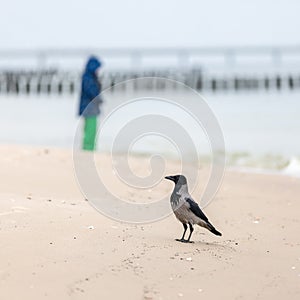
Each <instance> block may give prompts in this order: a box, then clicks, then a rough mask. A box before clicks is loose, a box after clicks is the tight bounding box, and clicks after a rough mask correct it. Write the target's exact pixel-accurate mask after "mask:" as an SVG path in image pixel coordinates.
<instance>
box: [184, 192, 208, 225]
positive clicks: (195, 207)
mask: <svg viewBox="0 0 300 300" xmlns="http://www.w3.org/2000/svg"><path fill="white" fill-rule="evenodd" d="M186 201H187V203H188V204H189V205H190V210H191V211H192V213H193V214H195V215H196V216H197V217H198V218H200V219H202V220H203V221H205V222H207V223H209V221H208V219H207V217H206V215H205V214H204V213H203V211H202V210H201V208H200V207H199V205H198V204H197V203H196V202H195V201H194V200H193V199H190V198H187V199H186Z"/></svg>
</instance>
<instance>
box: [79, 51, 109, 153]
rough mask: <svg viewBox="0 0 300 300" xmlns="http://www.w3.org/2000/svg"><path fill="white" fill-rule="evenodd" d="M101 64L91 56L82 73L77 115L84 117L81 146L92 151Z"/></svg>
mask: <svg viewBox="0 0 300 300" xmlns="http://www.w3.org/2000/svg"><path fill="white" fill-rule="evenodd" d="M101 65H102V64H101V61H100V60H99V59H98V58H96V57H95V56H91V57H90V58H89V60H88V62H87V64H86V68H85V71H84V73H83V75H82V83H81V96H80V103H79V116H82V117H83V118H84V134H83V144H82V148H83V149H84V150H88V151H93V150H95V147H96V145H95V140H96V134H97V117H98V115H99V114H100V107H99V106H100V104H101V103H102V102H103V101H102V98H101V96H100V93H101V84H100V82H99V81H98V78H97V72H98V70H99V69H100V67H101Z"/></svg>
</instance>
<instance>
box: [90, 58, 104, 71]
mask: <svg viewBox="0 0 300 300" xmlns="http://www.w3.org/2000/svg"><path fill="white" fill-rule="evenodd" d="M101 65H102V64H101V61H100V60H99V59H98V58H96V57H95V56H92V57H90V58H89V60H88V62H87V64H86V72H89V73H95V72H96V70H97V69H98V68H100V67H101Z"/></svg>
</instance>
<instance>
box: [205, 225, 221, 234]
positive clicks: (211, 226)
mask: <svg viewBox="0 0 300 300" xmlns="http://www.w3.org/2000/svg"><path fill="white" fill-rule="evenodd" d="M207 229H208V230H209V231H210V232H212V233H213V234H215V235H219V236H221V235H222V233H221V232H219V231H218V230H217V229H216V228H215V227H214V226H213V225H211V224H210V223H208V224H207Z"/></svg>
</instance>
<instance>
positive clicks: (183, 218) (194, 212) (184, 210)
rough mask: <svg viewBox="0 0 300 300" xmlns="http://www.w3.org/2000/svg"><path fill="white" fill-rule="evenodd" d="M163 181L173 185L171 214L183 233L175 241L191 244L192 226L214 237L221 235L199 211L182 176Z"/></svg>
mask: <svg viewBox="0 0 300 300" xmlns="http://www.w3.org/2000/svg"><path fill="white" fill-rule="evenodd" d="M165 179H168V180H171V181H173V182H174V183H175V187H174V190H173V193H172V195H171V198H170V201H171V206H172V209H173V212H174V214H175V216H176V218H177V219H178V220H179V221H180V222H181V223H182V224H183V227H184V232H183V235H182V238H181V239H176V241H179V242H183V243H192V242H191V241H190V239H191V236H192V233H193V231H194V227H193V225H194V224H197V225H199V226H201V227H204V228H206V229H208V230H209V231H210V232H212V233H213V234H215V235H222V234H221V232H219V231H217V230H216V229H215V227H214V226H213V225H212V224H211V223H210V222H209V221H208V218H207V217H206V216H205V214H204V213H203V212H202V210H201V209H200V207H199V205H198V204H197V203H196V202H195V201H194V200H193V198H192V197H191V195H190V194H189V191H188V186H187V181H186V178H185V177H184V176H183V175H175V176H167V177H165ZM188 225H189V227H190V234H189V237H188V239H187V240H186V239H184V236H185V233H186V230H187V228H188Z"/></svg>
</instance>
